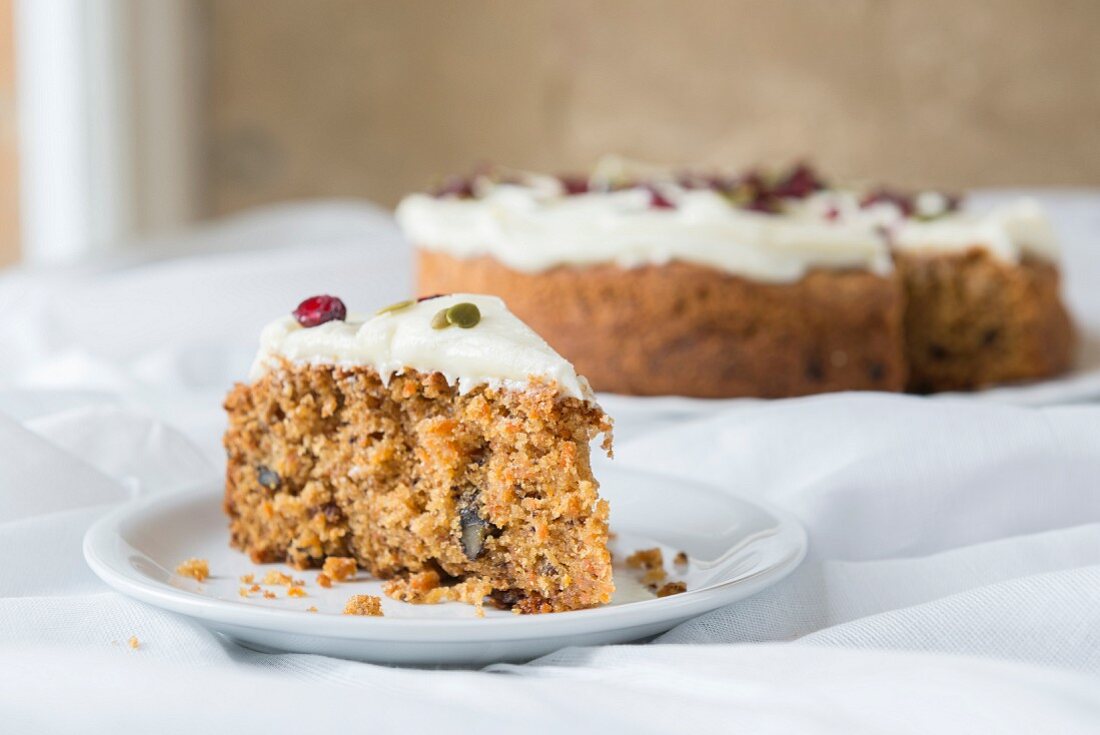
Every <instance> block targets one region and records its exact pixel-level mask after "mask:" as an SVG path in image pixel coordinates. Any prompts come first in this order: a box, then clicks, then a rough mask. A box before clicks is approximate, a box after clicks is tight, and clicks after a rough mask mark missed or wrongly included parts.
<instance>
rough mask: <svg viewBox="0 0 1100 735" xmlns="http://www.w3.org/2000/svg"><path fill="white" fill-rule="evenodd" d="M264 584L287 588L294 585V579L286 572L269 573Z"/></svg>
mask: <svg viewBox="0 0 1100 735" xmlns="http://www.w3.org/2000/svg"><path fill="white" fill-rule="evenodd" d="M263 583H264V584H285V585H286V586H287V587H289V586H290V585H292V584H294V579H293V578H292V577H291V576H290V575H289V574H286V573H285V572H268V573H267V574H265V575H264V581H263Z"/></svg>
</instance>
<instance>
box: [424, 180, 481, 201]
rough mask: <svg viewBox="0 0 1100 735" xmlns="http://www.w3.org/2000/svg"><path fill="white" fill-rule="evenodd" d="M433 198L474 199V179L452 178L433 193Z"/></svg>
mask: <svg viewBox="0 0 1100 735" xmlns="http://www.w3.org/2000/svg"><path fill="white" fill-rule="evenodd" d="M432 196H434V197H437V198H443V197H457V198H459V199H472V198H473V196H474V179H473V177H472V176H450V177H448V178H447V179H446V180H445V181H444V182H443V183H442V184H440V185H439V186H437V187H436V188H435V189H434V190H433V191H432Z"/></svg>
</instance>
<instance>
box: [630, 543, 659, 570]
mask: <svg viewBox="0 0 1100 735" xmlns="http://www.w3.org/2000/svg"><path fill="white" fill-rule="evenodd" d="M664 565H665V557H664V554H662V553H661V550H660V549H659V548H657V547H653V548H652V549H639V550H638V551H635V552H634V553H633V554H631V555H630V556H628V557H626V566H627V567H629V568H630V569H658V568H660V567H663V566H664Z"/></svg>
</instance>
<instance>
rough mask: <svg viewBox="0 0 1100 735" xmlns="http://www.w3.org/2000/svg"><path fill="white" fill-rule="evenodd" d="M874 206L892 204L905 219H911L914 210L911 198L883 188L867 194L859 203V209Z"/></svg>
mask: <svg viewBox="0 0 1100 735" xmlns="http://www.w3.org/2000/svg"><path fill="white" fill-rule="evenodd" d="M875 204H893V205H894V206H895V207H897V208H898V209H900V210H901V213H902V214H903V215H904V216H906V217H911V216H912V215H913V211H914V209H915V207H914V205H913V197H911V196H909V195H908V194H903V193H901V192H899V191H894V190H892V189H887V188H885V187H883V188H879V189H875V190H874V191H871V192H868V193H867V194H866V195H865V196H864V197H863V199H861V200H860V202H859V206H861V207H870V206H873V205H875Z"/></svg>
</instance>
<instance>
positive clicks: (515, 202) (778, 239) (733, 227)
mask: <svg viewBox="0 0 1100 735" xmlns="http://www.w3.org/2000/svg"><path fill="white" fill-rule="evenodd" d="M537 184H538V185H535V184H534V183H532V184H531V185H516V184H491V183H490V184H485V183H482V184H480V185H479V186H478V187H477V189H478V193H479V197H478V198H476V199H459V198H454V197H449V198H448V197H444V198H437V197H433V196H429V195H426V194H413V195H411V196H408V197H406V198H405V199H404V200H403V201H402V202H401V204H400V205H399V206H398V208H397V220H398V222H399V223H400V225H401V227H402V228H403V229H404V231H405V234H406V236H407V237H408V238H409V239H410V240H411V241H412V242H413V243H414V244H416V245H417V246H418V247H421V248H424V249H426V250H432V251H438V252H444V253H447V254H449V255H453V256H455V257H459V258H471V257H476V256H480V255H488V256H491V257H493V258H495V259H496V260H498V261H500V262H501V263H504V264H505V265H507V266H508V267H510V268H513V269H515V270H519V271H526V272H538V271H542V270H547V269H549V268H553V267H556V266H561V265H593V264H598V263H614V264H617V265H620V266H623V267H633V266H638V265H645V264H657V265H659V264H663V263H667V262H669V261H672V260H680V261H685V262H689V263H696V264H699V265H705V266H709V267H712V268H717V269H719V270H724V271H726V272H729V273H734V274H737V275H741V276H745V277H747V278H752V279H754V280H759V281H773V282H789V281H794V280H798V279H799V278H801V277H802V276H803V275H805V274H806V272H807V271H809V270H810V269H812V268H863V269H867V270H870V271H872V272H874V273H879V274H883V273H888V272H889V271H890V270H891V268H892V265H891V262H890V256H889V246H888V245H887V242H888V239H887V234H889V236H890V237H889V242H890V244H891V245H892V246H894V247H897V248H899V249H904V250H920V249H934V250H941V251H951V250H955V251H958V250H962V249H965V248H968V247H972V246H978V247H984V248H987V249H988V250H989V251H990V252H991V253H992V254H993V255H995V256H996V257H1000V258H1003V259H1005V260H1008V261H1011V262H1017V261H1018V260H1019V258H1020V256H1021V254H1023V253H1028V254H1032V255H1036V256H1038V257H1043V258H1048V259H1049V258H1054V257H1056V254H1057V248H1056V245H1055V240H1054V236H1053V232H1052V230H1051V227H1050V225H1049V223H1048V222H1047V220H1046V218H1045V216H1044V215H1043V213H1042V211H1041V210H1040V209H1039V207H1038V205H1037V204H1036V203H1035V202H1033V201H1030V200H1023V201H1021V202H1018V203H1016V204H1013V205H1010V206H1007V207H1003V208H1001V209H998V210H995V211H993V212H990V213H987V214H984V215H979V214H973V213H968V212H958V213H948V214H944V215H942V216H939V217H936V218H935V219H930V220H928V221H923V220H921V219H914V218H907V217H905V215H904V214H903V212H902V211H901V209H900V208H899V207H897V206H896V205H894V204H892V203H889V202H881V203H877V204H872V205H870V206H860V200H861V195H860V193H858V192H856V191H850V190H844V189H834V190H827V191H821V192H817V193H815V194H813V195H811V196H809V197H806V198H805V199H788V200H785V201H786V204H787V209H786V211H785V212H783V213H782V214H764V213H760V212H754V211H748V210H745V209H741V208H739V207H737V206H734V205H732V204H731V203H730V202H729V201H727V200H726V199H725V198H724V197H722V196H721V195H719V194H718V193H716V192H713V191H710V190H697V189H695V190H692V189H683V188H680V187H678V186H676V185H675V184H672V183H662V184H658V185H656V186H657V188H658V189H659V190H660V191H661V194H662V195H663V196H665V197H666V198H667V199H669V200H670V201H672V202H675V204H676V206H675V208H654V207H652V206H651V197H652V194H651V193H650V192H649V191H648V190H646V189H643V188H633V189H625V190H619V191H592V192H589V193H585V194H578V195H574V196H564V195H563V193H562V191H561V187H560V185H559V186H558V187H556V188H555V187H554V186H553V180H552V179H551V180H549V181H548V180H546V179H545V177H541V178H539V179H538V180H537ZM946 205H947V200H946V198H945V197H943V195H940V194H937V193H935V192H926V193H924V194H922V195H920V196H918V197H917V199H916V206H917V209H918V214H919V215H921V216H922V217H935V216H936V215H937V214H940V213H941V212H942V211H943V210H944V209H945V208H946Z"/></svg>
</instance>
